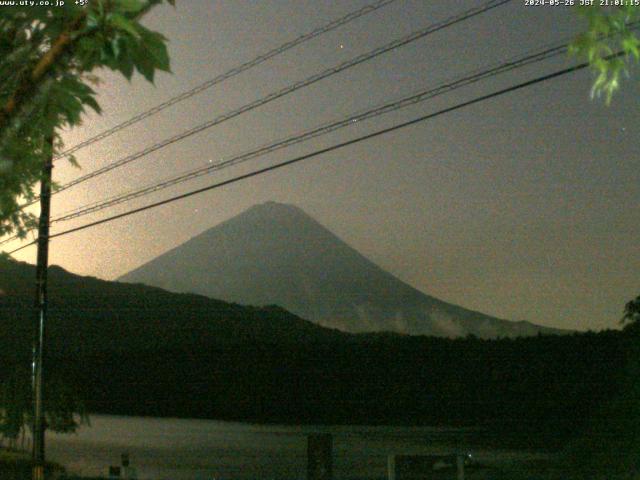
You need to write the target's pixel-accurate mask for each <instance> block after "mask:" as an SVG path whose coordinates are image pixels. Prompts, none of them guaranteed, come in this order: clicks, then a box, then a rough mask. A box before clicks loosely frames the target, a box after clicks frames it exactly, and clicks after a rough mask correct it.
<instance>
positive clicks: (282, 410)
mask: <svg viewBox="0 0 640 480" xmlns="http://www.w3.org/2000/svg"><path fill="white" fill-rule="evenodd" d="M625 344H626V337H625V336H624V335H623V334H622V333H619V332H602V333H598V334H575V335H571V336H565V337H554V336H549V337H547V336H541V337H533V338H526V339H515V340H512V339H502V340H493V341H486V340H477V339H464V340H447V339H437V338H403V337H399V336H385V335H379V336H366V335H365V336H358V337H357V338H356V339H353V338H352V339H350V340H349V341H344V342H339V343H338V344H332V345H328V344H320V343H315V344H314V343H309V344H301V345H293V344H288V345H287V344H268V343H251V342H247V343H246V344H236V345H234V346H227V347H218V348H211V349H208V350H201V351H192V350H189V351H179V350H153V351H137V352H126V353H125V352H102V353H95V352H94V353H93V354H91V355H82V354H76V355H71V356H65V355H60V354H54V355H50V356H49V359H48V362H47V365H48V371H49V374H50V375H51V376H54V377H57V378H66V379H69V381H71V382H73V384H74V385H75V386H76V388H77V389H78V391H79V392H81V393H80V395H81V396H82V397H83V399H84V401H85V404H86V406H87V409H88V411H90V412H96V413H98V412H100V413H114V414H133V415H151V416H180V417H202V418H216V419H233V420H249V421H256V422H285V423H300V422H304V423H350V424H353V423H363V424H372V423H386V424H425V425H476V426H477V425H483V426H492V427H494V428H501V429H504V431H505V432H507V431H508V432H511V433H514V434H516V433H518V432H519V433H525V432H526V433H527V435H528V437H527V438H528V439H529V440H530V441H531V442H532V444H531V446H539V445H535V443H536V442H538V443H539V442H544V443H547V444H548V442H549V441H553V440H556V441H557V442H563V441H564V440H566V439H567V438H570V437H571V436H573V435H575V434H577V433H579V432H580V431H581V430H582V429H583V428H585V427H586V425H585V420H586V419H588V418H592V417H593V416H594V415H598V414H599V412H600V411H601V410H602V409H603V407H604V406H605V405H607V402H608V401H609V400H611V399H614V398H616V397H617V396H618V394H619V388H620V386H621V385H622V382H623V378H624V376H623V372H624V371H625V368H626V367H625V364H626V355H625V353H624V352H625ZM14 360H15V358H14ZM2 361H3V363H4V365H7V362H8V361H9V360H7V359H6V357H5V358H4V359H3V360H2ZM2 370H3V371H6V370H5V368H3V369H2ZM536 434H538V435H536ZM516 436H518V435H516ZM552 443H554V442H552ZM548 445H549V446H553V445H552V444H548Z"/></svg>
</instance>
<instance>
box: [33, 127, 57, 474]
mask: <svg viewBox="0 0 640 480" xmlns="http://www.w3.org/2000/svg"><path fill="white" fill-rule="evenodd" d="M46 142H47V144H48V148H49V152H47V157H46V160H45V163H44V167H43V169H42V180H41V183H40V222H39V225H38V260H37V267H36V313H37V315H36V318H35V322H34V327H35V328H34V339H33V358H32V368H33V372H32V374H33V377H32V383H33V451H32V460H33V480H44V431H45V428H46V425H45V417H44V394H43V393H44V392H43V388H44V386H43V377H44V368H43V367H44V365H43V363H44V339H45V323H46V319H47V270H48V266H49V219H50V216H51V170H52V169H53V134H51V136H49V137H48V138H47V140H46Z"/></svg>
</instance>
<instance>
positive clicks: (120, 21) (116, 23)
mask: <svg viewBox="0 0 640 480" xmlns="http://www.w3.org/2000/svg"><path fill="white" fill-rule="evenodd" d="M107 21H108V23H109V24H111V26H113V27H115V28H117V29H119V30H122V31H124V32H127V33H128V34H129V35H131V36H132V37H134V38H140V34H139V33H138V30H137V29H136V27H135V23H134V22H133V21H131V20H129V19H128V18H126V17H124V16H122V15H119V14H117V13H113V14H111V15H109V16H108V18H107Z"/></svg>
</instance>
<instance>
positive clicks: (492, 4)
mask: <svg viewBox="0 0 640 480" xmlns="http://www.w3.org/2000/svg"><path fill="white" fill-rule="evenodd" d="M510 1H512V0H490V1H489V2H486V3H484V4H483V5H481V6H479V7H475V8H471V9H469V10H466V11H464V12H462V13H459V14H457V15H453V16H451V17H449V18H447V19H446V20H443V21H441V22H438V23H435V24H432V25H430V26H428V27H426V28H424V29H422V30H417V31H415V32H413V33H410V34H409V35H406V36H404V37H402V38H400V39H398V40H394V41H392V42H390V43H387V44H386V45H383V46H381V47H378V48H375V49H374V50H371V51H370V52H367V53H364V54H361V55H358V56H357V57H354V58H352V59H351V60H347V61H345V62H343V63H340V64H339V65H337V66H335V67H331V68H328V69H326V70H324V71H322V72H320V73H317V74H315V75H312V76H311V77H308V78H307V79H305V80H301V81H298V82H296V83H294V84H292V85H289V86H287V87H285V88H282V89H280V90H277V91H275V92H272V93H271V94H269V95H267V96H266V97H262V98H260V99H258V100H256V101H254V102H251V103H249V104H247V105H244V106H243V107H240V108H239V109H237V110H234V111H231V112H228V113H225V114H223V115H220V116H218V117H216V118H214V119H213V120H210V121H208V122H205V123H203V124H201V125H198V126H196V127H193V128H191V129H189V130H186V131H184V132H182V133H180V134H177V135H174V136H173V137H170V138H167V139H165V140H162V141H161V142H158V143H156V144H154V145H151V146H150V147H147V148H145V149H144V150H141V151H139V152H137V153H134V154H132V155H129V156H127V157H125V158H122V159H120V160H118V161H116V162H113V163H110V164H109V165H106V166H104V167H102V168H100V169H98V170H94V171H93V172H90V173H88V174H86V175H83V176H81V177H79V178H77V179H75V180H72V181H70V182H68V183H66V184H64V185H62V186H60V187H59V188H58V189H57V190H56V191H55V192H54V195H55V194H57V193H60V192H62V191H64V190H67V189H68V188H71V187H73V186H75V185H78V184H80V183H83V182H85V181H87V180H90V179H92V178H95V177H97V176H99V175H102V174H104V173H107V172H109V171H111V170H114V169H116V168H118V167H121V166H123V165H126V164H128V163H131V162H133V161H135V160H138V159H140V158H142V157H144V156H146V155H149V154H150V153H152V152H155V151H157V150H160V149H161V148H164V147H166V146H168V145H171V144H173V143H176V142H179V141H181V140H184V139H185V138H187V137H190V136H192V135H195V134H196V133H200V132H202V131H204V130H206V129H208V128H211V127H213V126H215V125H219V124H221V123H223V122H225V121H227V120H231V119H232V118H235V117H237V116H239V115H241V114H243V113H246V112H248V111H250V110H253V109H255V108H258V107H260V106H262V105H265V104H267V103H270V102H272V101H274V100H277V99H279V98H281V97H284V96H285V95H289V94H290V93H293V92H295V91H297V90H299V89H301V88H304V87H307V86H309V85H311V84H314V83H316V82H319V81H320V80H323V79H325V78H327V77H330V76H332V75H335V74H337V73H340V72H342V71H344V70H347V69H349V68H352V67H354V66H356V65H359V64H361V63H364V62H366V61H369V60H371V59H373V58H376V57H378V56H380V55H382V54H384V53H387V52H389V51H392V50H395V49H397V48H400V47H403V46H405V45H407V44H409V43H411V42H414V41H416V40H418V39H421V38H423V37H425V36H427V35H430V34H432V33H435V32H437V31H440V30H443V29H445V28H448V27H450V26H452V25H455V24H457V23H460V22H462V21H464V20H467V19H469V18H472V17H475V16H476V15H480V14H481V13H484V12H487V11H489V10H492V9H494V8H496V7H499V6H501V5H504V4H506V3H509V2H510ZM37 200H38V199H37V198H36V199H34V201H33V202H31V203H29V204H26V205H23V207H22V208H24V207H26V206H28V205H31V204H33V203H35V202H36V201H37Z"/></svg>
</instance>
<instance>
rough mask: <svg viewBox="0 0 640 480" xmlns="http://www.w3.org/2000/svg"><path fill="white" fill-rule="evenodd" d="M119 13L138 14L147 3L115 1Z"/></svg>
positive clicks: (133, 0) (136, 0)
mask: <svg viewBox="0 0 640 480" xmlns="http://www.w3.org/2000/svg"><path fill="white" fill-rule="evenodd" d="M114 5H115V8H116V10H117V11H121V12H126V13H137V12H139V11H140V10H142V9H143V8H144V7H145V2H142V1H140V0H114Z"/></svg>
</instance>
